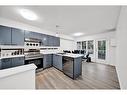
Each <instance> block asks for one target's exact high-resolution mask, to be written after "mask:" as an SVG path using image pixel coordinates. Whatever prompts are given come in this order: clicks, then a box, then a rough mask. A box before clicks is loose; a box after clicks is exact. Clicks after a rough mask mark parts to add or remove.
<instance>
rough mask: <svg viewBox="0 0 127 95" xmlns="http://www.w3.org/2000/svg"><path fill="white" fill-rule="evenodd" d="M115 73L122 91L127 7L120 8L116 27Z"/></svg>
mask: <svg viewBox="0 0 127 95" xmlns="http://www.w3.org/2000/svg"><path fill="white" fill-rule="evenodd" d="M116 67H117V72H118V77H119V81H120V86H121V88H122V89H127V7H122V8H121V13H120V18H119V22H118V26H117V65H116Z"/></svg>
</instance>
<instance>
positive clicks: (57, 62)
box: [53, 54, 63, 70]
mask: <svg viewBox="0 0 127 95" xmlns="http://www.w3.org/2000/svg"><path fill="white" fill-rule="evenodd" d="M53 66H54V67H55V68H57V69H59V70H63V63H62V56H60V55H55V54H53Z"/></svg>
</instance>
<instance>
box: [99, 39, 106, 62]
mask: <svg viewBox="0 0 127 95" xmlns="http://www.w3.org/2000/svg"><path fill="white" fill-rule="evenodd" d="M105 58H106V40H102V41H98V59H103V60H105Z"/></svg>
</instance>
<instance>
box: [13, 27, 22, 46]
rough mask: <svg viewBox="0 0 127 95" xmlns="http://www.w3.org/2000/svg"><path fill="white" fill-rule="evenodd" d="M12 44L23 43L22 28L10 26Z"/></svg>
mask: <svg viewBox="0 0 127 95" xmlns="http://www.w3.org/2000/svg"><path fill="white" fill-rule="evenodd" d="M12 45H21V46H23V45H24V30H21V29H16V28H12Z"/></svg>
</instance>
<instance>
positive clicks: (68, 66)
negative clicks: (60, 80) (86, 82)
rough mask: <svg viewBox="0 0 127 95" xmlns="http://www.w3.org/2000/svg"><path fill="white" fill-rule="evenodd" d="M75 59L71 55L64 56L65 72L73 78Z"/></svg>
mask: <svg viewBox="0 0 127 95" xmlns="http://www.w3.org/2000/svg"><path fill="white" fill-rule="evenodd" d="M73 63H74V59H73V58H71V57H66V56H64V57H63V73H64V74H65V75H67V76H69V77H71V78H74V66H73V65H74V64H73Z"/></svg>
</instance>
